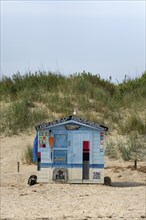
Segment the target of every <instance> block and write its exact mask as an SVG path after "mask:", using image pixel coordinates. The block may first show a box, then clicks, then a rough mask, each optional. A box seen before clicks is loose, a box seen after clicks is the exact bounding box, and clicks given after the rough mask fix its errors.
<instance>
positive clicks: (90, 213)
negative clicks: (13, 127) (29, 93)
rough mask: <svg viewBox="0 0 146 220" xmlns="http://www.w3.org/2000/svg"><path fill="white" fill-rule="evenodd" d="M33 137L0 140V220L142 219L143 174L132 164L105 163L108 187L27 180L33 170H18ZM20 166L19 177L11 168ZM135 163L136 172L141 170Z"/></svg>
mask: <svg viewBox="0 0 146 220" xmlns="http://www.w3.org/2000/svg"><path fill="white" fill-rule="evenodd" d="M34 136H35V134H31V135H26V134H23V135H22V134H21V135H18V136H13V137H4V136H3V137H1V219H16V220H17V219H52V220H55V219H59V220H60V219H76V220H80V219H81V220H86V219H115V220H116V219H126V220H129V219H145V218H146V185H145V184H146V173H143V172H139V171H137V170H133V169H131V168H129V166H132V165H133V162H132V161H131V162H123V161H122V160H114V161H111V160H109V159H108V158H107V157H105V176H110V177H111V179H112V187H109V186H105V185H93V184H84V185H83V184H56V183H54V184H50V183H49V184H36V185H34V186H31V187H30V186H29V185H28V184H27V180H28V178H29V176H30V175H32V174H36V166H35V165H26V164H22V162H21V158H22V154H23V152H24V149H25V147H26V145H27V144H33V140H34ZM18 161H20V172H19V173H18V172H17V162H18ZM145 165H146V164H145V163H144V162H138V168H140V167H142V166H145Z"/></svg>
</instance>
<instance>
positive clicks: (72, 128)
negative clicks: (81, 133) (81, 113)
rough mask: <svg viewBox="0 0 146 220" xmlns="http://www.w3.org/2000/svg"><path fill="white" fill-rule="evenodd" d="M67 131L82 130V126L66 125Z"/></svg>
mask: <svg viewBox="0 0 146 220" xmlns="http://www.w3.org/2000/svg"><path fill="white" fill-rule="evenodd" d="M65 128H66V130H78V129H79V128H80V125H77V124H69V125H65Z"/></svg>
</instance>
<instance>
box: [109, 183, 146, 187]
mask: <svg viewBox="0 0 146 220" xmlns="http://www.w3.org/2000/svg"><path fill="white" fill-rule="evenodd" d="M137 186H146V184H145V183H136V182H112V187H137Z"/></svg>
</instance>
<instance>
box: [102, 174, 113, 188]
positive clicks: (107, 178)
mask: <svg viewBox="0 0 146 220" xmlns="http://www.w3.org/2000/svg"><path fill="white" fill-rule="evenodd" d="M104 185H107V186H112V181H111V178H110V177H109V176H105V177H104Z"/></svg>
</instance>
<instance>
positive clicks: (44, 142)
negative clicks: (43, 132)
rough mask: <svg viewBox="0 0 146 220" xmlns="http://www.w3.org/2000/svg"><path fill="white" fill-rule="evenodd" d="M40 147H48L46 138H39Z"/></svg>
mask: <svg viewBox="0 0 146 220" xmlns="http://www.w3.org/2000/svg"><path fill="white" fill-rule="evenodd" d="M39 147H40V148H42V147H43V148H45V147H46V136H39Z"/></svg>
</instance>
